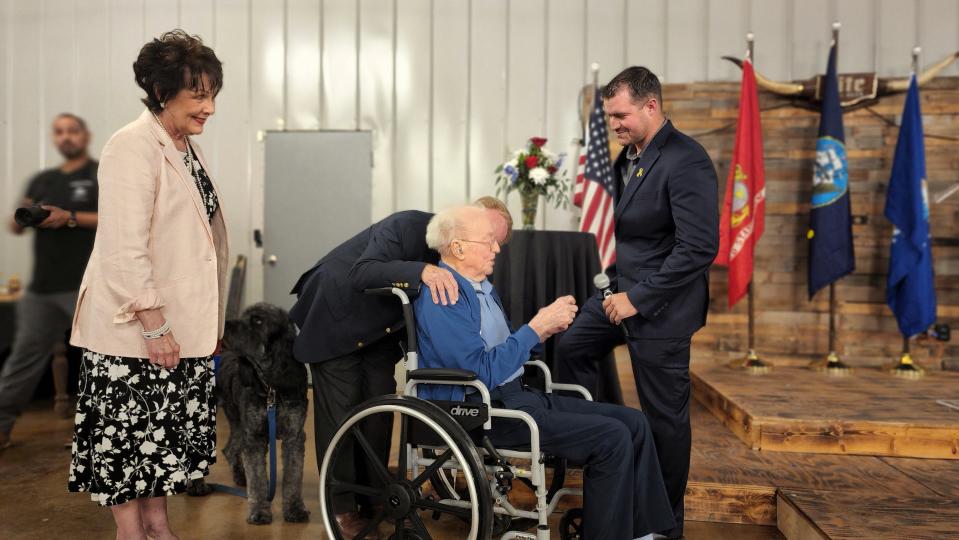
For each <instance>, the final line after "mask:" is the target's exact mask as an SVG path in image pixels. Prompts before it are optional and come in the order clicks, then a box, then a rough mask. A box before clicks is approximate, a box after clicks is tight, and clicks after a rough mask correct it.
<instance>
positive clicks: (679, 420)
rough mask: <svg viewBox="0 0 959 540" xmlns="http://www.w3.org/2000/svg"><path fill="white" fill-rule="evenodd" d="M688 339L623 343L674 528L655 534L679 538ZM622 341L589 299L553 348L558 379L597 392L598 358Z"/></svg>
mask: <svg viewBox="0 0 959 540" xmlns="http://www.w3.org/2000/svg"><path fill="white" fill-rule="evenodd" d="M691 337H692V336H685V337H681V338H661V339H652V338H629V339H628V343H627V345H628V348H629V355H630V359H631V360H632V364H633V376H634V378H635V379H636V389H637V391H638V393H639V401H640V405H642V407H643V412H644V413H645V414H646V419H647V420H648V421H649V426H650V428H651V429H652V432H653V438H654V439H655V441H656V451H657V454H658V455H659V465H660V467H661V468H662V475H663V480H664V481H665V483H666V491H667V492H668V493H669V501H670V503H671V505H672V509H673V515H674V516H675V517H676V526H675V527H674V528H673V529H669V530H663V531H656V532H659V533H662V534H665V535H666V536H669V537H679V536H682V533H683V516H684V508H683V504H684V496H685V493H686V482H687V480H688V479H689V452H690V447H691V446H692V435H691V432H690V427H689V398H690V381H689V345H690V339H691ZM622 342H623V334H622V331H621V330H620V329H619V328H618V327H616V326H614V325H613V324H611V323H610V322H609V319H608V318H606V314H605V313H604V312H603V306H602V301H601V299H600V297H599V296H594V297H592V298H590V299H589V300H587V301H586V303H585V304H584V305H583V308H582V309H581V310H580V313H579V315H578V316H577V317H576V320H575V321H573V324H572V326H570V328H569V330H567V331H566V332H565V333H564V334H562V335H561V336H560V341H559V343H558V344H557V346H556V351H557V352H556V358H557V363H558V364H557V366H558V370H557V371H558V379H559V380H561V381H563V382H572V383H576V384H581V385H583V386H585V387H586V388H587V389H589V390H590V391H595V389H596V385H597V379H596V377H597V367H598V362H599V360H600V359H602V358H603V357H604V356H605V355H606V354H608V353H609V352H610V350H612V348H613V347H615V346H616V345H618V344H620V343H622Z"/></svg>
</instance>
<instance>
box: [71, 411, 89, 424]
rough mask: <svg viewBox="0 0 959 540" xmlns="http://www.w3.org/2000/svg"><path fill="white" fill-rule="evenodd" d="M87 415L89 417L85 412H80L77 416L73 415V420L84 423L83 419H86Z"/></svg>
mask: <svg viewBox="0 0 959 540" xmlns="http://www.w3.org/2000/svg"><path fill="white" fill-rule="evenodd" d="M86 417H87V415H86V414H85V413H82V412H78V413H77V415H76V416H75V417H73V421H74V422H76V423H77V424H82V423H83V420H84V419H85V418H86Z"/></svg>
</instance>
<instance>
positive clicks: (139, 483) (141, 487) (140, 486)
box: [137, 480, 147, 491]
mask: <svg viewBox="0 0 959 540" xmlns="http://www.w3.org/2000/svg"><path fill="white" fill-rule="evenodd" d="M146 488H147V483H146V482H144V481H143V480H137V491H144V490H146Z"/></svg>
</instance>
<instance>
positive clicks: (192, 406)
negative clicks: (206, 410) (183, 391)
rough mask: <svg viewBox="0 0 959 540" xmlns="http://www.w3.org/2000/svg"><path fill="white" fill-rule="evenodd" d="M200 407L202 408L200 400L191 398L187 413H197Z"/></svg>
mask: <svg viewBox="0 0 959 540" xmlns="http://www.w3.org/2000/svg"><path fill="white" fill-rule="evenodd" d="M199 408H200V402H199V401H197V400H196V399H191V400H190V401H187V402H186V413H187V414H189V415H192V414H193V413H195V412H196V410H197V409H199Z"/></svg>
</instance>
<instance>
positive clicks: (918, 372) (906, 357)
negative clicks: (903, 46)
mask: <svg viewBox="0 0 959 540" xmlns="http://www.w3.org/2000/svg"><path fill="white" fill-rule="evenodd" d="M920 52H922V48H920V47H913V49H912V73H913V74H916V73H918V72H919V53H920ZM889 372H890V373H892V374H893V375H895V376H896V377H902V378H905V379H918V378H920V377H922V376H923V375H925V374H926V370H924V369H922V367H920V366H918V365H916V364H914V363H913V361H912V355H911V354H909V336H906V335H903V336H902V354H900V355H899V362H898V363H897V364H896V365H895V366H893V368H892V369H890V370H889Z"/></svg>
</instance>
